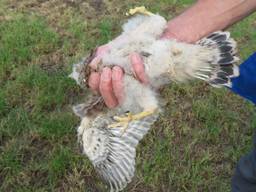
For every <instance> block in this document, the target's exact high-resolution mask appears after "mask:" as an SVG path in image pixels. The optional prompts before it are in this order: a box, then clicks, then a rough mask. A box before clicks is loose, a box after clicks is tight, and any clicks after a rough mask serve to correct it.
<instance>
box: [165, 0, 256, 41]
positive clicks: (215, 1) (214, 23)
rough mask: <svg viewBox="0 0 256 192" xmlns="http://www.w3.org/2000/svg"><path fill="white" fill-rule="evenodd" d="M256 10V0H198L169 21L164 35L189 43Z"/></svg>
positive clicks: (223, 27)
mask: <svg viewBox="0 0 256 192" xmlns="http://www.w3.org/2000/svg"><path fill="white" fill-rule="evenodd" d="M255 10H256V0H224V1H223V0H198V2H197V3H196V4H195V5H194V6H192V7H190V8H189V9H187V10H186V11H185V12H184V13H182V14H181V15H179V16H178V17H176V18H174V19H172V20H171V21H169V22H168V28H167V30H166V31H165V33H164V35H163V37H165V38H177V39H178V40H180V41H185V42H189V43H193V42H196V41H197V40H199V39H201V38H202V37H205V36H207V35H208V34H210V33H212V32H214V31H218V30H222V29H225V28H226V27H228V26H230V25H232V24H234V23H235V22H237V21H239V20H241V19H242V18H244V17H246V16H247V15H249V14H251V13H252V12H253V11H255Z"/></svg>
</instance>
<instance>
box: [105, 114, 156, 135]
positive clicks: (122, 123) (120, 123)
mask: <svg viewBox="0 0 256 192" xmlns="http://www.w3.org/2000/svg"><path fill="white" fill-rule="evenodd" d="M155 111H156V109H152V110H148V111H143V112H141V113H137V114H135V115H132V113H130V112H127V113H126V116H124V117H120V116H114V117H113V118H114V120H115V121H117V123H113V124H111V125H109V126H108V128H115V127H122V128H123V131H122V135H123V134H124V133H125V131H126V130H127V128H128V125H129V123H130V122H131V121H134V120H140V119H142V118H144V117H147V116H149V115H152V114H153V113H155Z"/></svg>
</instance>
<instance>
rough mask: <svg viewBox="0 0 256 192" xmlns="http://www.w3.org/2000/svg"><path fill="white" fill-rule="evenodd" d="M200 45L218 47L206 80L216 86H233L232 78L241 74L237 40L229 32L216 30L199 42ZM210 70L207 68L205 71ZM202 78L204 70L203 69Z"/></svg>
mask: <svg viewBox="0 0 256 192" xmlns="http://www.w3.org/2000/svg"><path fill="white" fill-rule="evenodd" d="M198 44H199V45H201V46H203V47H206V48H213V49H217V55H216V56H215V57H213V58H212V59H211V60H210V61H209V63H210V68H209V70H210V75H209V74H207V77H208V78H206V79H204V80H206V81H207V82H208V83H209V84H211V85H212V86H214V87H222V86H226V87H232V82H231V80H230V78H232V77H237V76H239V69H238V66H237V65H236V63H237V61H239V59H238V57H237V56H236V53H237V51H236V42H235V41H234V40H233V39H232V38H231V37H230V33H229V32H221V31H218V32H214V33H212V34H211V35H209V36H208V37H206V38H203V39H202V40H200V41H199V42H198ZM207 72H209V71H207V70H205V73H207ZM201 73H202V74H201V77H202V79H203V78H204V77H206V76H204V74H203V73H204V71H203V70H202V71H201Z"/></svg>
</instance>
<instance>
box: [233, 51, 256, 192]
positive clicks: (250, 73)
mask: <svg viewBox="0 0 256 192" xmlns="http://www.w3.org/2000/svg"><path fill="white" fill-rule="evenodd" d="M239 69H240V76H239V77H237V78H234V79H233V80H232V83H233V87H232V88H231V91H233V92H235V93H237V94H239V95H240V96H242V97H244V98H246V99H248V100H250V101H251V102H253V103H254V104H256V53H254V54H253V55H252V56H251V57H249V58H248V59H247V60H246V61H245V62H244V63H243V64H241V65H240V67H239ZM253 143H254V146H253V149H252V151H251V152H250V153H249V154H247V155H245V156H243V157H242V158H241V159H240V160H239V162H238V164H237V167H236V170H235V173H234V175H233V177H232V181H231V188H232V192H256V134H255V135H254V142H253Z"/></svg>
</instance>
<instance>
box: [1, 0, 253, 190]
mask: <svg viewBox="0 0 256 192" xmlns="http://www.w3.org/2000/svg"><path fill="white" fill-rule="evenodd" d="M99 2H100V1H99ZM193 2H194V1H192V0H182V1H177V0H161V1H152V0H149V1H146V2H143V1H133V0H129V1H124V2H120V1H111V2H109V3H106V4H105V3H103V4H97V3H93V1H88V2H87V1H86V3H81V2H80V1H79V2H78V1H77V2H76V1H74V2H71V1H61V0H57V1H54V2H53V1H45V2H44V1H33V0H23V1H17V0H11V1H7V0H4V1H1V2H0V86H1V89H0V191H18V192H23V191H24V192H27V191H39V192H41V191H42V192H43V191H88V192H90V191H106V190H105V186H104V185H103V184H102V182H101V181H100V179H99V178H98V177H97V175H96V173H95V172H94V170H93V167H92V165H91V164H90V162H89V160H88V159H87V158H86V157H85V156H83V155H82V154H81V153H80V152H79V147H78V144H77V140H76V130H75V128H76V126H77V125H78V123H79V119H78V118H77V117H75V116H74V114H73V113H72V111H71V104H73V103H77V102H78V101H79V100H81V99H83V96H84V95H85V93H84V92H83V91H82V90H81V89H80V88H79V87H78V86H77V85H76V84H75V82H73V81H72V80H71V79H69V78H68V77H67V76H68V74H69V73H70V71H71V64H72V63H74V62H77V61H78V60H79V59H80V58H81V57H83V56H84V55H85V54H86V53H87V52H88V51H89V50H90V49H91V48H94V47H95V46H97V45H101V44H104V43H106V42H108V41H110V40H111V39H112V38H114V37H115V36H117V34H119V32H120V30H121V23H122V22H123V21H124V19H125V16H124V13H125V12H126V11H127V10H128V9H129V8H130V7H133V6H135V5H136V6H138V5H142V4H144V5H145V6H147V7H148V8H149V9H150V10H152V11H154V12H159V13H160V14H162V15H164V16H165V17H167V18H171V17H173V16H175V15H177V14H178V13H180V12H181V11H182V10H184V9H185V8H186V7H188V6H189V5H191V4H192V3H193ZM255 19H256V15H252V16H250V17H248V18H247V19H246V20H244V21H243V22H240V23H238V24H237V25H235V26H234V27H232V28H231V29H230V30H231V32H232V36H233V37H234V38H235V39H236V41H238V46H239V53H240V55H241V58H242V59H245V58H247V57H248V56H249V55H250V54H251V53H253V52H254V51H255V50H256V36H255V33H254V31H255ZM162 95H163V97H164V98H165V99H166V100H167V107H166V110H165V113H164V114H162V116H161V118H160V119H159V120H158V122H157V123H156V124H155V125H154V127H153V129H151V131H150V133H149V134H148V135H147V136H146V137H145V138H144V139H143V141H142V142H141V144H140V145H139V148H138V154H137V160H136V161H137V172H136V177H135V178H134V181H133V183H132V184H130V185H129V186H128V188H127V190H126V191H141V192H142V191H149V192H156V191H177V192H179V191H181V192H186V191H195V192H198V191H203V192H205V191H209V192H211V191H216V192H226V191H230V178H231V176H232V172H233V170H234V168H235V165H236V162H237V161H238V159H239V158H240V157H241V156H242V155H243V154H245V153H247V152H248V151H249V150H250V148H251V146H252V134H253V131H254V128H255V127H256V112H255V108H254V107H253V106H252V105H251V104H249V103H248V102H246V101H244V100H243V99H241V98H239V97H238V96H235V95H234V94H232V93H231V92H230V91H228V90H225V89H214V88H211V87H209V86H208V85H206V84H204V83H200V82H194V83H190V84H186V85H178V84H173V85H170V86H169V87H167V88H166V89H164V90H163V91H162Z"/></svg>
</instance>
